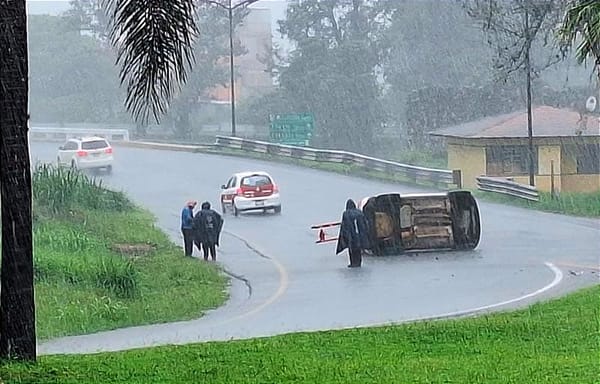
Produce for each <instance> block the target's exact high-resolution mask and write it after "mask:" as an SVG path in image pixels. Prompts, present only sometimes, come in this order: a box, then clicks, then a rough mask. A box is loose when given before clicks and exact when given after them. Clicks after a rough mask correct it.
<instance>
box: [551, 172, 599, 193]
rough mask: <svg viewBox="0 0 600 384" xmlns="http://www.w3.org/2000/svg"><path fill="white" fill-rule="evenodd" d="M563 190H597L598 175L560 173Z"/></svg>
mask: <svg viewBox="0 0 600 384" xmlns="http://www.w3.org/2000/svg"><path fill="white" fill-rule="evenodd" d="M561 179H562V191H563V192H598V191H600V175H562V177H561Z"/></svg>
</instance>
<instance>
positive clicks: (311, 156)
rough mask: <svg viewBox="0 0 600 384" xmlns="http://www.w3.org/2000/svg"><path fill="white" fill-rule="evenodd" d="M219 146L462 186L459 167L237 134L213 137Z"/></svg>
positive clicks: (446, 185) (438, 183) (416, 180)
mask: <svg viewBox="0 0 600 384" xmlns="http://www.w3.org/2000/svg"><path fill="white" fill-rule="evenodd" d="M215 144H216V145H217V146H219V147H224V148H231V149H239V150H243V151H248V152H257V153H265V154H270V155H278V156H285V157H290V158H295V159H302V160H310V161H318V162H329V163H338V164H347V165H355V166H359V167H361V168H363V169H365V170H372V171H379V172H383V173H386V174H389V175H393V176H398V175H399V176H403V177H404V178H406V179H409V180H411V181H414V182H428V183H432V184H436V185H443V186H444V187H447V188H451V187H457V188H461V187H462V182H461V173H460V171H459V170H456V171H450V170H445V169H433V168H425V167H418V166H414V165H407V164H401V163H396V162H394V161H389V160H382V159H377V158H374V157H369V156H364V155H360V154H356V153H352V152H346V151H334V150H325V149H316V148H308V147H296V146H292V145H283V144H275V143H269V142H264V141H255V140H248V139H242V138H239V137H229V136H217V138H216V143H215Z"/></svg>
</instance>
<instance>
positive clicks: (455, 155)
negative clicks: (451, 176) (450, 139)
mask: <svg viewBox="0 0 600 384" xmlns="http://www.w3.org/2000/svg"><path fill="white" fill-rule="evenodd" d="M485 164H486V163H485V147H471V146H464V145H457V144H450V143H449V144H448V168H449V169H460V170H461V171H462V178H463V187H464V188H477V180H476V179H475V178H476V177H478V176H481V175H485V173H486V165H485Z"/></svg>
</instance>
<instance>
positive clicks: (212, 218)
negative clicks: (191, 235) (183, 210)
mask: <svg viewBox="0 0 600 384" xmlns="http://www.w3.org/2000/svg"><path fill="white" fill-rule="evenodd" d="M222 228H223V218H222V217H221V215H219V213H217V211H215V210H213V209H211V208H210V203H209V202H208V201H205V202H204V203H202V206H201V210H200V211H199V212H198V213H196V216H195V217H194V232H195V234H196V246H197V247H198V249H200V248H202V251H203V253H204V260H208V255H209V254H210V256H211V258H212V260H213V261H215V260H217V249H216V247H217V246H218V245H219V237H220V235H221V229H222Z"/></svg>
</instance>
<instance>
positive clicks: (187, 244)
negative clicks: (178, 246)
mask: <svg viewBox="0 0 600 384" xmlns="http://www.w3.org/2000/svg"><path fill="white" fill-rule="evenodd" d="M195 206H196V202H195V201H193V200H190V201H188V202H187V203H186V204H185V207H184V208H183V210H182V211H181V233H183V246H184V250H185V255H186V256H192V253H193V251H194V227H193V220H194V207H195Z"/></svg>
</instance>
